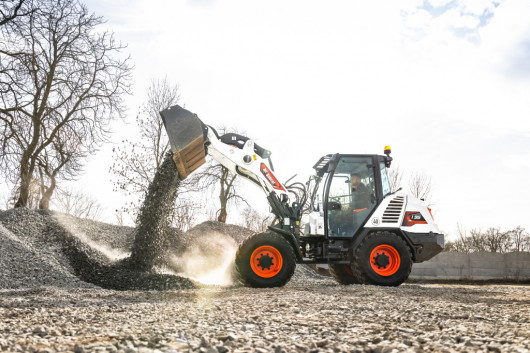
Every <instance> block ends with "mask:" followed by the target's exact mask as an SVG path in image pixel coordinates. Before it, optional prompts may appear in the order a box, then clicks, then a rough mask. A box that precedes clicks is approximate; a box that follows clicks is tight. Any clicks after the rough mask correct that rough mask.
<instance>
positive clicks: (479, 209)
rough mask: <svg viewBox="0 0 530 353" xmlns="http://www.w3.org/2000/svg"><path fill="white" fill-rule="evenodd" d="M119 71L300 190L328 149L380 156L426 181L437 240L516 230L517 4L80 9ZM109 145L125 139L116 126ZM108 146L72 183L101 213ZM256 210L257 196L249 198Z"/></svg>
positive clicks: (523, 197)
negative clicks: (169, 96)
mask: <svg viewBox="0 0 530 353" xmlns="http://www.w3.org/2000/svg"><path fill="white" fill-rule="evenodd" d="M86 3H87V6H88V7H89V9H90V10H91V11H94V12H96V14H98V15H102V16H104V17H105V18H106V19H107V20H108V22H107V24H106V25H105V27H107V28H108V29H110V30H112V31H114V32H115V35H116V38H118V39H119V40H121V41H123V42H125V43H128V44H129V47H128V53H130V55H131V57H132V59H133V62H134V64H135V71H134V82H135V86H134V87H135V94H134V96H133V97H130V98H129V99H128V102H129V106H130V111H131V113H130V117H131V122H133V121H134V117H135V115H136V110H137V107H138V106H139V105H140V104H141V103H142V101H143V100H144V99H145V90H146V88H147V87H148V85H149V82H150V80H151V79H153V78H156V77H164V76H167V77H168V79H170V80H171V81H173V82H175V83H178V84H179V85H180V88H181V98H182V99H181V103H183V104H185V106H186V108H187V109H189V110H191V111H193V112H195V113H197V114H198V115H199V117H200V118H201V119H202V120H203V121H204V122H206V123H207V124H210V125H214V126H215V125H219V124H225V125H228V126H235V127H237V128H238V130H240V131H246V132H247V135H248V136H249V137H251V138H253V139H255V140H256V141H257V142H258V143H259V144H260V145H262V146H264V147H265V148H268V149H269V150H271V151H272V153H273V154H272V157H273V162H274V166H275V168H276V174H277V175H278V177H279V178H280V180H284V181H285V180H286V179H287V178H289V177H290V176H292V175H293V174H295V173H298V175H299V179H300V181H304V182H305V180H306V179H307V177H308V176H309V173H310V171H311V167H312V166H313V164H314V163H315V162H316V161H317V160H318V158H319V157H320V156H322V155H325V154H329V153H337V152H341V153H374V154H376V153H377V154H382V152H383V147H384V146H385V145H390V146H391V147H392V151H393V157H394V161H395V164H396V165H399V166H400V167H401V168H402V169H404V170H405V171H406V172H407V173H408V172H411V171H413V170H414V171H422V172H425V173H427V174H429V175H431V176H432V182H433V185H434V188H435V189H434V191H433V195H434V201H435V205H434V206H433V209H434V211H435V219H436V221H437V223H438V224H439V225H440V226H441V228H442V230H443V231H444V232H446V233H450V234H454V233H456V231H455V230H456V224H457V222H460V223H461V224H463V225H464V226H466V227H467V228H468V229H469V228H475V227H477V228H478V227H482V228H483V229H484V228H487V227H490V226H500V227H501V228H505V229H506V228H510V227H514V226H516V225H522V226H524V227H526V229H527V230H530V217H529V216H528V214H529V213H530V212H529V211H530V207H529V206H528V202H529V200H530V191H529V188H528V181H527V180H528V177H529V175H530V148H529V145H530V122H529V120H528V118H529V117H530V21H529V20H528V19H530V2H529V1H524V0H521V1H514V0H507V1H504V2H499V1H490V0H473V1H471V0H469V1H463V0H453V1H447V0H431V1H417V0H408V1H351V0H344V1H307V0H304V1H277V0H269V1H251V0H241V1H218V0H195V1H191V0H188V1H175V0H166V1H162V0H132V1H126V0H113V1H108V0H89V1H86ZM116 129H117V130H119V131H120V133H118V134H116V135H115V136H114V137H113V141H115V142H116V143H118V142H119V141H121V139H122V138H124V137H128V138H134V136H129V135H128V134H131V131H133V130H131V128H126V129H124V128H123V127H121V126H120V125H119V124H118V125H117V126H116ZM110 148H111V147H110V146H107V147H106V148H104V149H103V150H102V151H101V152H100V154H98V156H96V157H94V158H93V159H92V161H91V163H90V165H89V166H88V168H87V170H88V172H87V174H86V175H85V176H84V177H83V178H82V179H81V180H80V182H78V183H77V185H82V186H83V187H84V188H85V190H89V191H90V192H91V193H92V194H93V195H94V196H96V197H97V198H98V199H99V201H100V202H101V203H102V204H104V205H106V206H107V208H108V210H109V212H108V214H109V216H108V217H107V220H108V221H114V216H113V212H112V211H113V210H114V209H115V208H118V207H119V206H120V205H121V204H122V202H123V199H122V197H121V195H120V194H119V193H115V192H112V184H111V183H110V181H109V180H110V178H111V176H110V174H109V172H108V171H109V167H110V164H111V163H112V159H111V156H110V152H109V151H110ZM252 190H255V192H256V195H258V196H256V198H260V200H263V202H262V203H261V205H260V207H263V205H265V198H264V197H262V196H261V194H260V193H259V190H257V189H252Z"/></svg>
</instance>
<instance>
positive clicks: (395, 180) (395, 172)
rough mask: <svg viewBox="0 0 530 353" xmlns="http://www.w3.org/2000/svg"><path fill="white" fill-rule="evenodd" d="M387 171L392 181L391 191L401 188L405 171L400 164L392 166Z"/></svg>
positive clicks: (390, 181) (389, 179)
mask: <svg viewBox="0 0 530 353" xmlns="http://www.w3.org/2000/svg"><path fill="white" fill-rule="evenodd" d="M387 172H388V181H389V183H390V191H391V192H395V191H397V190H399V189H400V188H401V183H402V180H403V171H402V170H401V168H400V167H399V166H392V168H388V169H387Z"/></svg>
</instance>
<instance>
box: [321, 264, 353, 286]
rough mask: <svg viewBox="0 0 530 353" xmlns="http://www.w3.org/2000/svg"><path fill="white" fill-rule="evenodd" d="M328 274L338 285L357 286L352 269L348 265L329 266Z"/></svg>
mask: <svg viewBox="0 0 530 353" xmlns="http://www.w3.org/2000/svg"><path fill="white" fill-rule="evenodd" d="M329 273H330V274H331V277H333V278H334V279H335V281H337V282H339V283H340V284H345V285H348V284H359V283H360V282H359V280H357V278H356V277H355V275H354V273H353V270H352V268H351V267H350V265H346V264H330V265H329Z"/></svg>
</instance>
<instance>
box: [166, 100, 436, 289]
mask: <svg viewBox="0 0 530 353" xmlns="http://www.w3.org/2000/svg"><path fill="white" fill-rule="evenodd" d="M160 114H161V116H162V119H163V121H164V125H165V128H166V131H167V133H168V136H169V140H170V144H171V149H172V152H173V159H174V161H175V164H176V166H177V170H178V173H179V176H180V178H181V179H184V178H186V177H187V176H188V175H189V174H190V173H192V172H193V171H194V170H195V169H197V168H198V167H199V166H201V165H202V164H203V163H205V161H206V159H205V157H206V154H207V153H208V154H210V155H211V156H212V157H213V158H214V159H215V160H216V161H217V162H219V163H221V164H222V165H223V166H225V167H226V168H228V169H229V170H230V171H231V172H233V173H235V174H237V175H238V176H240V177H242V178H244V179H246V180H248V181H249V182H250V183H252V184H255V185H256V186H258V187H259V188H260V189H261V190H263V191H264V192H265V194H266V197H267V200H268V202H269V205H270V208H271V212H272V213H273V214H274V216H275V217H276V221H275V224H274V225H272V226H269V227H268V230H267V231H265V232H263V233H258V234H254V235H252V236H250V237H248V238H247V239H246V240H245V241H244V242H243V243H242V244H241V245H240V246H239V249H238V250H237V253H236V257H235V270H236V272H237V276H238V277H239V280H240V281H241V282H242V283H243V284H245V285H249V286H252V287H279V286H283V285H285V284H286V283H287V282H288V281H289V280H290V278H291V277H292V275H293V273H294V270H295V267H296V264H327V265H328V266H329V269H330V273H331V274H332V276H333V277H334V278H335V279H336V280H337V281H338V282H339V283H342V284H354V283H362V284H374V285H381V286H398V285H400V284H401V283H403V282H404V281H405V280H406V279H407V278H408V276H409V274H410V271H411V268H412V263H415V262H416V263H417V262H422V261H425V260H428V259H430V258H432V257H433V256H435V255H436V254H438V253H439V252H441V251H442V250H443V248H444V236H443V234H440V232H439V230H438V226H437V225H436V224H435V223H434V219H433V217H432V214H431V211H430V209H429V208H428V206H427V204H426V203H425V202H424V201H423V200H418V199H416V198H414V197H412V196H410V195H406V194H405V193H401V192H392V191H391V189H390V183H389V179H388V174H387V168H389V167H390V165H391V162H392V157H391V156H390V152H391V151H390V147H388V146H387V147H385V150H384V155H375V154H374V155H371V154H339V153H336V154H329V155H326V156H323V157H321V158H320V159H319V160H318V161H317V162H316V164H315V165H314V166H313V169H314V170H315V174H314V175H313V176H311V177H310V179H309V181H308V182H307V183H306V184H305V185H304V184H302V183H298V182H293V183H290V184H289V181H287V182H286V183H281V182H280V181H279V180H278V179H277V178H276V176H275V175H274V168H273V165H272V161H271V158H270V156H271V152H270V151H269V150H267V149H264V148H262V147H261V146H259V145H257V144H256V143H254V142H253V141H252V140H251V139H249V138H247V137H245V136H241V135H238V134H233V133H229V134H225V135H223V136H219V135H218V133H217V132H216V130H215V129H214V128H212V127H211V126H208V125H205V124H204V123H203V122H202V121H201V120H200V119H199V118H198V117H197V115H195V114H193V113H191V112H189V111H187V110H186V109H183V108H181V107H180V106H173V107H171V108H169V109H167V110H164V111H162V112H161V113H160ZM291 179H292V178H291Z"/></svg>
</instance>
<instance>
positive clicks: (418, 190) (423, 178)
mask: <svg viewBox="0 0 530 353" xmlns="http://www.w3.org/2000/svg"><path fill="white" fill-rule="evenodd" d="M409 190H410V193H411V194H412V196H414V197H416V198H418V199H422V200H428V199H429V198H430V197H431V192H432V181H431V177H430V176H428V175H427V174H425V173H420V172H413V173H412V174H411V176H410V179H409Z"/></svg>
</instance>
